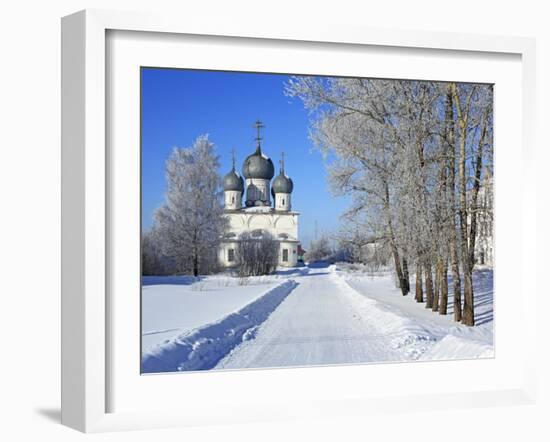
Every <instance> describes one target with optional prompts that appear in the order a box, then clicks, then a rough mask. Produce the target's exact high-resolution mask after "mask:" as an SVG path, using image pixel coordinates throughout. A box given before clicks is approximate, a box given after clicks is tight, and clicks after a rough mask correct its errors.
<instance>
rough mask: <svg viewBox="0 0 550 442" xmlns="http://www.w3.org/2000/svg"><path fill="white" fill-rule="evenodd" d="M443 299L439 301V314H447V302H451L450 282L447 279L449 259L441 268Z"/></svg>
mask: <svg viewBox="0 0 550 442" xmlns="http://www.w3.org/2000/svg"><path fill="white" fill-rule="evenodd" d="M440 288H441V301H440V302H439V314H440V315H446V314H447V303H448V302H449V283H448V280H447V261H445V263H444V264H443V267H442V268H441V283H440Z"/></svg>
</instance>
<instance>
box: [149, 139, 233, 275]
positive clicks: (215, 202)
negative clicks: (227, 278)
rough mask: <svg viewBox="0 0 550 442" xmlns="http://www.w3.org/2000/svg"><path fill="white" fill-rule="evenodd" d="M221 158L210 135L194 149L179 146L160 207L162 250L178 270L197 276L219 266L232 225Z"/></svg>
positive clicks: (157, 219)
mask: <svg viewBox="0 0 550 442" xmlns="http://www.w3.org/2000/svg"><path fill="white" fill-rule="evenodd" d="M218 168H219V159H218V156H217V155H216V153H215V150H214V144H213V143H211V142H210V141H209V140H208V136H207V135H202V136H200V137H198V138H197V139H196V140H195V142H194V143H193V145H192V146H191V147H189V148H177V147H176V148H174V149H173V151H172V153H171V155H170V157H169V158H168V160H167V161H166V181H167V189H166V195H165V202H164V204H162V206H161V207H160V208H158V209H157V211H156V212H155V215H154V217H155V229H156V230H157V231H158V236H159V238H160V243H161V244H162V250H163V252H164V253H165V254H166V255H167V256H170V257H172V258H173V259H174V260H175V262H176V265H177V268H178V271H180V272H186V273H187V272H190V273H192V274H193V275H195V276H197V275H199V274H200V273H209V272H212V271H214V270H215V269H216V267H217V264H218V261H217V250H218V246H219V243H220V239H221V237H222V235H223V233H224V231H225V228H226V219H225V218H224V217H223V216H222V215H223V207H222V201H221V196H222V192H221V185H220V183H221V180H220V176H219V175H218Z"/></svg>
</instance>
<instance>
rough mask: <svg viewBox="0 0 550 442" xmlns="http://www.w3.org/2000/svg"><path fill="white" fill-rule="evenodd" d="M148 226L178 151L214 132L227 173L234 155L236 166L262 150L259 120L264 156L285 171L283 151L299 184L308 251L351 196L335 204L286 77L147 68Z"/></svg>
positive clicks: (297, 198) (296, 204) (296, 197)
mask: <svg viewBox="0 0 550 442" xmlns="http://www.w3.org/2000/svg"><path fill="white" fill-rule="evenodd" d="M141 76H142V77H141V78H142V83H141V86H142V95H141V97H142V223H143V228H144V229H148V228H149V227H150V226H151V224H152V216H153V212H154V211H155V209H156V208H157V207H158V206H159V205H160V204H162V202H163V199H164V191H165V176H164V166H165V161H166V159H167V158H168V156H169V154H170V151H171V150H172V148H173V147H174V146H178V147H188V146H190V145H191V144H192V143H193V141H194V140H195V138H197V137H198V136H199V135H201V134H205V133H207V134H209V138H210V141H212V142H213V143H214V144H215V145H216V149H217V153H218V154H219V155H220V163H221V170H220V174H222V175H224V174H225V173H227V172H228V171H229V170H230V168H231V151H232V149H235V152H236V157H237V168H238V169H239V172H240V171H241V168H242V162H243V160H244V158H245V157H246V156H247V155H249V154H251V153H252V152H254V150H255V142H254V137H255V129H253V124H254V121H256V120H257V119H260V120H261V121H262V122H263V123H264V124H265V126H266V127H265V129H263V138H264V139H263V142H262V150H263V151H264V152H265V153H266V154H267V155H269V156H270V157H271V158H272V160H273V163H274V164H275V165H276V173H278V172H279V159H280V155H281V152H282V151H283V150H284V152H285V169H286V173H287V175H289V176H290V177H291V178H292V179H293V181H294V192H293V196H292V197H293V201H292V204H293V209H294V210H297V211H298V212H300V214H301V215H300V221H299V235H300V239H301V240H302V242H303V243H304V245H305V246H306V247H307V245H308V244H309V241H310V240H311V239H312V238H313V237H314V232H315V221H317V224H318V232H319V233H322V232H328V231H333V230H335V229H336V228H337V226H338V222H339V216H340V214H341V213H342V212H343V211H344V210H345V209H346V207H347V206H348V205H349V200H348V199H347V198H342V197H340V198H335V197H333V196H332V195H331V193H330V192H329V190H328V185H327V181H326V178H327V173H326V168H325V165H324V163H323V158H322V156H321V153H320V152H319V151H317V150H316V149H314V146H313V144H312V142H311V140H310V139H309V137H308V126H309V115H308V111H307V110H305V109H304V106H303V104H302V102H301V101H300V100H298V99H293V98H289V97H286V96H285V95H284V92H283V91H284V83H285V82H286V80H287V79H288V78H289V77H288V76H287V75H278V74H255V73H241V72H215V71H193V70H183V69H157V68H143V69H142V73H141Z"/></svg>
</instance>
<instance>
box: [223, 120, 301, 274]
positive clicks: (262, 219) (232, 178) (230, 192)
mask: <svg viewBox="0 0 550 442" xmlns="http://www.w3.org/2000/svg"><path fill="white" fill-rule="evenodd" d="M255 127H256V128H257V130H258V136H257V138H256V142H257V144H256V151H255V152H254V153H253V154H251V155H249V156H248V157H247V158H246V159H245V160H244V163H243V167H242V173H243V176H244V180H243V176H241V175H240V174H239V173H238V172H237V171H236V170H235V158H233V167H232V169H231V171H230V172H229V173H228V174H227V175H225V177H224V179H223V190H224V204H225V216H226V217H227V218H228V220H229V231H228V232H227V234H226V235H225V237H224V239H223V241H222V243H221V245H220V251H219V258H220V262H221V263H222V265H223V266H224V267H232V266H234V265H236V251H237V246H238V243H239V237H240V235H241V234H242V233H244V232H249V233H250V234H251V235H252V236H253V237H258V238H261V237H262V235H263V233H264V232H269V233H270V234H271V235H273V237H274V238H275V239H277V241H279V265H280V266H284V267H293V266H295V265H296V264H297V261H298V253H299V249H298V247H299V241H298V215H299V213H298V212H295V211H293V210H292V201H291V196H292V191H293V189H294V184H293V182H292V179H290V177H288V176H287V175H286V174H285V164H284V154H283V157H282V159H281V165H280V171H279V174H278V175H277V176H276V177H275V179H274V180H273V182H271V179H272V178H273V176H274V175H275V168H274V167H273V161H271V159H270V158H269V157H268V156H267V155H265V154H264V153H263V152H262V147H261V140H262V138H261V137H260V129H261V128H262V127H263V125H262V123H261V122H260V121H257V122H256V125H255ZM245 189H246V191H245ZM243 196H244V197H245V198H244V199H245V202H244V207H243V204H242V203H243ZM271 197H273V202H272V201H271Z"/></svg>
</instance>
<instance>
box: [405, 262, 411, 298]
mask: <svg viewBox="0 0 550 442" xmlns="http://www.w3.org/2000/svg"><path fill="white" fill-rule="evenodd" d="M403 278H404V280H405V288H406V290H407V293H409V292H410V291H411V281H410V276H409V264H408V262H407V258H405V257H403Z"/></svg>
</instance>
